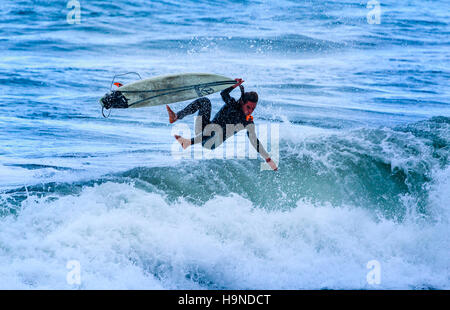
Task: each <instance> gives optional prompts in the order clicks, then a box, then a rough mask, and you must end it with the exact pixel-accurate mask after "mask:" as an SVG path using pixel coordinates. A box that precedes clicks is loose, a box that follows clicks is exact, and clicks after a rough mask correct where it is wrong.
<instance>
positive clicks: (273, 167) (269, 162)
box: [266, 157, 278, 171]
mask: <svg viewBox="0 0 450 310" xmlns="http://www.w3.org/2000/svg"><path fill="white" fill-rule="evenodd" d="M266 162H267V163H268V164H269V166H270V168H272V169H273V170H274V171H277V170H278V167H277V164H275V162H274V161H273V160H272V159H271V158H270V157H269V158H267V159H266Z"/></svg>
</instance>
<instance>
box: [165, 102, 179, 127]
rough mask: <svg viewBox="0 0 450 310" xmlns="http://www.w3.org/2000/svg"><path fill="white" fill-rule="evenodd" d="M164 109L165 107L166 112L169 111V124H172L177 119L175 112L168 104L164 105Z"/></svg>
mask: <svg viewBox="0 0 450 310" xmlns="http://www.w3.org/2000/svg"><path fill="white" fill-rule="evenodd" d="M166 109H167V112H168V113H169V122H170V123H171V124H172V123H175V122H176V120H177V119H178V118H177V115H176V114H175V112H174V111H172V109H171V108H169V106H168V105H166Z"/></svg>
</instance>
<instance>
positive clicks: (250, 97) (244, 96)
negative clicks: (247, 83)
mask: <svg viewBox="0 0 450 310" xmlns="http://www.w3.org/2000/svg"><path fill="white" fill-rule="evenodd" d="M239 88H240V89H241V98H240V99H239V101H240V102H241V105H243V104H246V103H247V102H248V101H251V102H254V103H258V94H257V93H256V92H254V91H251V92H245V91H244V86H242V85H239Z"/></svg>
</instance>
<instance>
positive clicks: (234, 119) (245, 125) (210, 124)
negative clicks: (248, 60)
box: [166, 79, 278, 170]
mask: <svg viewBox="0 0 450 310" xmlns="http://www.w3.org/2000/svg"><path fill="white" fill-rule="evenodd" d="M236 82H237V83H236V84H235V85H233V86H231V87H229V88H227V89H224V90H223V91H222V92H221V93H220V95H221V96H222V99H223V101H224V102H225V105H224V106H223V107H222V108H221V109H220V111H219V112H217V114H216V115H215V116H214V118H213V119H212V121H210V118H211V101H210V100H209V99H208V98H206V97H202V98H199V99H197V100H195V101H193V102H192V103H190V104H189V105H188V106H187V107H185V108H184V109H183V110H181V111H180V112H178V113H175V112H173V111H172V110H171V109H170V108H169V106H166V108H167V112H168V113H169V122H170V123H174V122H175V121H177V120H180V119H183V118H184V117H185V116H186V115H190V114H194V113H195V112H197V111H198V118H197V120H196V122H195V134H196V137H195V138H191V139H186V138H183V137H181V136H178V135H175V139H177V141H178V142H179V143H180V144H181V146H182V147H183V149H186V148H188V147H189V146H191V145H192V144H197V143H202V146H203V147H205V148H207V149H211V150H213V149H215V148H216V147H218V146H219V145H220V144H222V142H223V141H225V140H226V139H228V138H229V137H231V136H233V135H234V134H235V133H237V132H238V131H240V130H243V129H247V136H248V138H249V140H250V143H251V144H252V145H253V147H254V148H255V149H256V150H257V151H258V153H259V154H260V155H261V156H262V157H263V158H264V159H265V160H266V162H267V163H268V164H269V165H270V167H271V168H272V169H273V170H277V169H278V167H277V165H276V164H275V162H274V161H273V160H272V159H271V158H270V156H269V154H268V153H267V152H266V150H265V149H264V147H263V146H262V145H261V143H260V142H259V140H258V138H257V137H256V132H255V124H254V123H253V116H252V115H251V114H252V112H253V110H254V109H255V108H256V104H257V103H258V94H257V93H256V92H244V87H243V86H242V85H241V84H242V83H243V82H244V81H243V80H242V79H236ZM238 86H239V87H240V89H241V98H240V99H239V100H238V101H236V100H235V99H234V98H232V97H231V96H230V92H231V91H232V90H233V89H235V88H236V87H238Z"/></svg>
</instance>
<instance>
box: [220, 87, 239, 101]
mask: <svg viewBox="0 0 450 310" xmlns="http://www.w3.org/2000/svg"><path fill="white" fill-rule="evenodd" d="M233 89H234V87H233V86H230V87H228V88H226V89H224V90H222V91H221V92H220V96H222V100H223V101H224V102H225V103H226V104H234V102H233V101H236V100H234V98H232V97H231V96H230V93H231V91H232V90H233Z"/></svg>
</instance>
